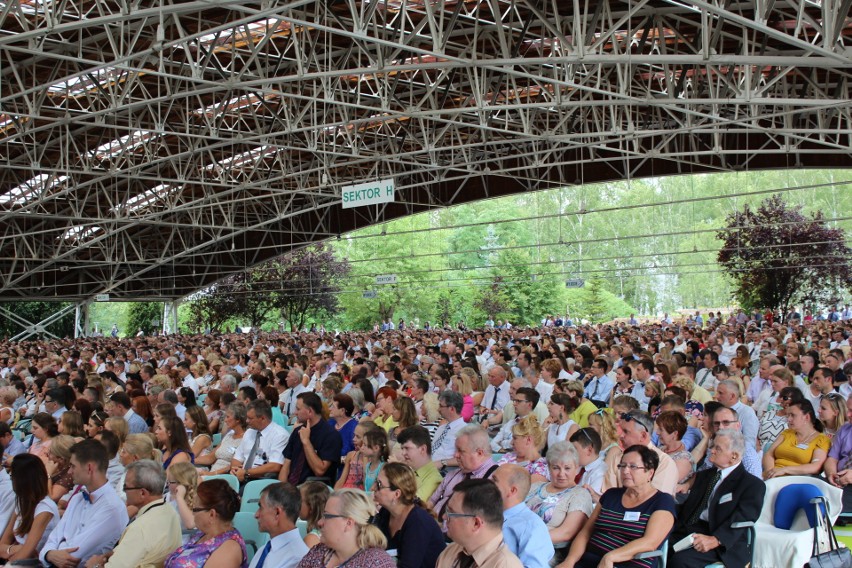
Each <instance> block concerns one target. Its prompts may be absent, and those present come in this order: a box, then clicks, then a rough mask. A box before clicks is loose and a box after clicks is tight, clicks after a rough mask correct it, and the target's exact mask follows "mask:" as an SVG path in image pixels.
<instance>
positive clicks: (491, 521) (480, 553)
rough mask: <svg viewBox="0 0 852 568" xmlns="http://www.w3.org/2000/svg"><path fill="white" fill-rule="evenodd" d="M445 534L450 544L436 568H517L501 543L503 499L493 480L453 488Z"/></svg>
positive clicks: (512, 556) (475, 481)
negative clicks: (449, 539)
mask: <svg viewBox="0 0 852 568" xmlns="http://www.w3.org/2000/svg"><path fill="white" fill-rule="evenodd" d="M445 517H446V519H447V535H448V536H449V537H450V538H451V539H452V541H453V543H452V544H450V545H449V546H447V548H445V549H444V552H442V553H441V556H439V557H438V563H437V565H436V568H521V566H523V564H521V561H520V560H519V559H518V557H517V556H515V555H514V554H512V552H511V551H510V550H509V548H508V547H507V546H506V543H504V542H503V529H502V525H503V499H502V497H501V496H500V491H499V490H498V489H497V486H496V485H495V484H494V482H493V481H491V480H488V479H468V480H466V481H463V482H461V483H459V484H458V485H457V486H456V487H455V491H454V492H453V496H452V497H451V498H450V501H449V503H448V505H447V510H446V514H445Z"/></svg>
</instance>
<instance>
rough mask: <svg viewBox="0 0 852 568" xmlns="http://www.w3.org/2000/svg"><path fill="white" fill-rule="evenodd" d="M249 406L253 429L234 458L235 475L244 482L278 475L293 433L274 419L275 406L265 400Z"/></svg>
mask: <svg viewBox="0 0 852 568" xmlns="http://www.w3.org/2000/svg"><path fill="white" fill-rule="evenodd" d="M314 396H316V395H314ZM246 407H247V408H246V423H247V424H248V426H249V430H248V431H246V433H245V435H244V436H243V441H242V442H240V445H239V446H238V447H237V449H236V451H235V452H234V457H233V458H232V459H231V474H232V475H234V476H236V478H237V479H239V480H240V482H243V483H244V482H247V481H249V480H251V479H263V478H270V477H271V478H275V477H278V475H279V473H280V472H281V466H282V464H283V463H284V452H283V450H284V448H285V446H286V445H287V443H288V440H289V439H290V434H289V433H288V432H287V431H286V430H285V429H284V427H282V426H280V425H278V424H275V423H274V422H273V421H272V409H271V408H270V406H269V403H268V402H266V401H265V400H253V401H251V402H250V403H249V404H247V405H246Z"/></svg>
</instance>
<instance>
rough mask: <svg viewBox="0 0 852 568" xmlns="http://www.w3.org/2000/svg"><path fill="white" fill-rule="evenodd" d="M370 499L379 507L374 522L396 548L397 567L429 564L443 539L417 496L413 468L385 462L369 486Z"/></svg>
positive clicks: (421, 567) (391, 547)
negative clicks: (371, 491)
mask: <svg viewBox="0 0 852 568" xmlns="http://www.w3.org/2000/svg"><path fill="white" fill-rule="evenodd" d="M373 499H374V500H375V501H376V504H377V505H379V506H380V507H381V508H380V509H379V512H378V513H377V514H376V526H377V527H379V529H380V530H381V531H382V533H383V534H384V535H385V538H387V540H388V550H396V558H397V566H398V567H399V568H433V567H434V566H435V563H436V562H437V561H438V556H439V555H440V554H441V552H442V551H443V550H444V547H445V546H446V543H445V542H444V535H443V533H442V532H441V527H440V526H439V525H438V522H437V519H436V517H435V516H434V514H433V513H432V511H431V509H430V508H429V504H428V503H424V502H423V501H421V500H420V498H419V497H417V478H416V477H415V476H414V470H412V469H411V468H410V467H409V466H407V465H405V464H402V463H389V464H387V465H386V466H385V467H384V469H382V471H381V472H380V473H379V478H378V480H376V484H375V485H374V486H373Z"/></svg>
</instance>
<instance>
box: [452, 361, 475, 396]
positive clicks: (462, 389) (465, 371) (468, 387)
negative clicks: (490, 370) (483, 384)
mask: <svg viewBox="0 0 852 568" xmlns="http://www.w3.org/2000/svg"><path fill="white" fill-rule="evenodd" d="M474 381H476V371H474V370H473V369H471V368H470V367H462V370H461V371H459V374H458V376H457V377H456V378H455V383H456V389H457V390H458V391H459V394H460V395H462V396H466V395H469V394H470V393H472V392H473V384H474Z"/></svg>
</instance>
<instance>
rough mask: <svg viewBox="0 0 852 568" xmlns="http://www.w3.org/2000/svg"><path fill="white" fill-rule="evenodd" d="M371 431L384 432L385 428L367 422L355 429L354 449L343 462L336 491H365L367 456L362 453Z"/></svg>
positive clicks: (360, 423)
mask: <svg viewBox="0 0 852 568" xmlns="http://www.w3.org/2000/svg"><path fill="white" fill-rule="evenodd" d="M370 430H380V431H382V432H384V428H382V427H381V426H377V425H376V424H375V422H372V421H370V420H365V421H364V422H359V423H358V425H357V426H356V427H355V433H354V435H353V436H352V443H353V445H354V449H353V450H352V451H351V452H349V453H348V454H347V455H346V458H345V459H344V460H343V468H342V471H341V473H340V477H339V478H338V479H337V482H336V483H335V484H334V488H335V489H345V488H349V489H364V460H365V459H366V457H365V455H364V454H363V453H362V450H363V449H364V436H366V435H367V432H369V431H370Z"/></svg>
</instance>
